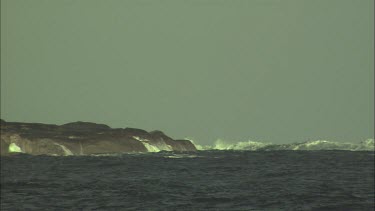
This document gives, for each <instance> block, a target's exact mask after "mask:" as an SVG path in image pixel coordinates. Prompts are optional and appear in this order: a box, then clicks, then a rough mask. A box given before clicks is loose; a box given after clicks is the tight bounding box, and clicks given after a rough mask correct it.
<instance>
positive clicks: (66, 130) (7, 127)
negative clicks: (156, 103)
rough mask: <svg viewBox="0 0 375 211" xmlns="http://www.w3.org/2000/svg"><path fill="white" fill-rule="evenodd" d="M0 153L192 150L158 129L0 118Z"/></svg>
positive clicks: (80, 153)
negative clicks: (21, 121) (25, 121)
mask: <svg viewBox="0 0 375 211" xmlns="http://www.w3.org/2000/svg"><path fill="white" fill-rule="evenodd" d="M0 129H1V130H0V132H1V136H0V143H1V145H0V155H9V154H12V152H20V153H27V154H32V155H43V154H45V155H90V154H101V153H122V152H158V151H162V150H165V151H182V152H183V151H196V150H197V149H196V147H195V146H194V144H193V143H191V142H190V141H188V140H174V139H172V138H170V137H168V136H167V135H165V134H164V133H163V132H161V131H152V132H147V131H145V130H141V129H136V128H124V129H122V128H116V129H113V128H110V127H109V126H107V125H104V124H96V123H91V122H72V123H68V124H64V125H51V124H40V123H20V122H6V121H4V120H1V128H0Z"/></svg>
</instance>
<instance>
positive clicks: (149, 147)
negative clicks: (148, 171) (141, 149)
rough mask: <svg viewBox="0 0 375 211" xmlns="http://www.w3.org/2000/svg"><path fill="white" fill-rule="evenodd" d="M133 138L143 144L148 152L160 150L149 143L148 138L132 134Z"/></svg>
mask: <svg viewBox="0 0 375 211" xmlns="http://www.w3.org/2000/svg"><path fill="white" fill-rule="evenodd" d="M133 138H134V139H136V140H138V141H140V142H141V143H142V144H143V146H145V147H146V149H147V151H148V152H160V151H161V150H160V149H159V148H158V147H157V146H154V145H152V144H150V143H149V140H147V139H142V138H140V137H138V136H133Z"/></svg>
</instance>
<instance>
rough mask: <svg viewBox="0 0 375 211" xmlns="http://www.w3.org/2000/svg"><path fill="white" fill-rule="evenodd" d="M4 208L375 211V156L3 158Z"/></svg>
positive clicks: (328, 153)
mask: <svg viewBox="0 0 375 211" xmlns="http://www.w3.org/2000/svg"><path fill="white" fill-rule="evenodd" d="M1 210H374V152H372V151H370V152H369V151H367V152H352V151H269V152H250V151H200V152H197V153H190V154H176V153H171V152H160V153H145V154H121V155H116V156H68V157H53V156H28V155H17V156H12V157H1Z"/></svg>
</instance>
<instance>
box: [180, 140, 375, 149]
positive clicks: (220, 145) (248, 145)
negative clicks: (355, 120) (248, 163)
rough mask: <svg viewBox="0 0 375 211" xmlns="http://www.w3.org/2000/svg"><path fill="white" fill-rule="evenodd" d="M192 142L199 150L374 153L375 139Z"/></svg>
mask: <svg viewBox="0 0 375 211" xmlns="http://www.w3.org/2000/svg"><path fill="white" fill-rule="evenodd" d="M187 140H189V141H191V142H192V143H193V144H194V145H195V147H196V148H197V149H198V150H248V151H272V150H349V151H374V139H367V140H364V141H361V142H359V143H343V142H335V141H328V140H315V141H306V142H298V143H289V144H273V143H265V142H260V141H251V140H249V141H240V142H237V143H230V142H228V141H224V140H222V139H218V140H216V141H215V143H214V145H213V146H210V145H205V146H202V145H199V144H196V143H195V142H194V141H193V140H191V139H187Z"/></svg>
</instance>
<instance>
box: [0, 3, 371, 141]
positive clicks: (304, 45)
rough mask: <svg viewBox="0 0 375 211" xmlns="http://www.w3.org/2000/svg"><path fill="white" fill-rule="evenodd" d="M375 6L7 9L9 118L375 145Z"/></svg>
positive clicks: (4, 111)
mask: <svg viewBox="0 0 375 211" xmlns="http://www.w3.org/2000/svg"><path fill="white" fill-rule="evenodd" d="M373 8H374V1H373V0H360V1H359V0H251V1H250V0H233V1H227V0H105V1H104V0H79V1H77V0H33V1H30V0H2V1H1V118H2V119H4V120H6V121H19V122H41V123H51V124H64V123H68V122H74V121H90V122H97V123H104V124H107V125H109V126H111V127H115V128H125V127H135V128H142V129H146V130H149V131H151V130H162V131H164V132H165V133H166V134H168V135H169V136H171V137H173V138H176V139H177V138H185V137H189V138H193V139H194V140H195V141H196V142H198V143H200V144H210V143H212V142H214V141H215V140H216V139H218V138H221V139H224V140H228V141H229V142H237V141H246V140H257V141H263V142H272V143H291V142H296V141H306V140H315V139H327V140H332V141H342V142H344V141H353V142H358V141H361V140H364V139H367V138H373V137H374V135H373V134H374V60H373V58H374V49H373V47H374V19H373V17H374V9H373Z"/></svg>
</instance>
